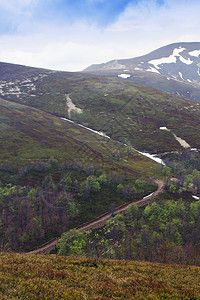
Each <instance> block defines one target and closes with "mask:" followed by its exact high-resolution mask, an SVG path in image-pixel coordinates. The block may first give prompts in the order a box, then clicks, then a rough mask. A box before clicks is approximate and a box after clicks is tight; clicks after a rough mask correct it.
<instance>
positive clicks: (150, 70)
mask: <svg viewBox="0 0 200 300" xmlns="http://www.w3.org/2000/svg"><path fill="white" fill-rule="evenodd" d="M147 71H148V72H153V73H158V74H160V72H159V71H158V70H157V69H155V68H153V67H149V69H147Z"/></svg>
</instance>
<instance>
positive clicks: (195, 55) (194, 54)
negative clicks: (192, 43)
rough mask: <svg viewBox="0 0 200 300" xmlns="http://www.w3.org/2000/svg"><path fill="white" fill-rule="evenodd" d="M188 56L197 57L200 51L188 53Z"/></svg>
mask: <svg viewBox="0 0 200 300" xmlns="http://www.w3.org/2000/svg"><path fill="white" fill-rule="evenodd" d="M188 54H190V56H194V57H198V56H199V55H200V50H194V51H190V52H188Z"/></svg>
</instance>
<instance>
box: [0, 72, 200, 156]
mask: <svg viewBox="0 0 200 300" xmlns="http://www.w3.org/2000/svg"><path fill="white" fill-rule="evenodd" d="M15 68H16V66H15ZM36 70H37V69H34V72H36ZM9 72H11V66H9V70H8V71H7V73H6V76H4V75H2V80H3V79H4V81H2V83H1V89H2V97H3V98H4V99H8V100H12V101H15V102H19V103H21V104H26V105H29V106H33V107H35V108H38V109H41V110H43V111H46V112H50V113H52V114H54V115H57V116H61V117H69V111H68V106H67V104H66V102H67V101H66V95H70V98H71V100H72V102H73V104H75V105H76V106H77V107H78V108H80V109H82V113H80V114H78V113H75V112H74V111H71V113H70V118H71V119H73V120H75V121H76V122H80V123H82V124H84V125H86V126H89V127H91V128H93V129H95V130H99V131H103V132H105V133H106V134H107V135H109V136H111V137H112V138H113V139H116V140H128V141H130V142H131V143H132V145H133V146H134V147H136V148H138V149H140V150H147V151H151V152H165V151H169V150H171V151H172V150H180V149H181V147H180V145H179V144H178V142H177V141H176V140H175V139H174V137H173V134H172V133H171V132H166V131H162V130H160V129H159V128H160V127H161V126H166V127H168V128H169V129H171V130H172V131H173V132H174V133H175V134H176V135H177V136H180V137H181V138H182V139H185V140H186V141H187V142H188V143H189V144H191V145H192V147H196V148H199V147H200V144H199V141H200V130H199V129H200V111H199V103H198V102H196V101H195V100H192V99H187V98H183V97H178V96H175V95H172V94H169V93H166V92H161V91H160V90H158V89H154V88H151V87H147V86H145V85H140V84H135V83H133V82H131V81H127V80H123V79H118V78H111V77H104V76H97V75H91V74H85V73H69V72H51V71H48V70H46V71H45V70H38V74H37V76H36V75H33V74H32V73H33V70H32V69H31V68H30V71H29V72H28V71H27V74H28V75H27V77H26V78H27V79H26V80H25V79H24V77H23V79H22V78H21V77H20V74H21V72H22V71H20V69H19V70H18V72H16V73H15V75H13V77H14V78H12V79H9V78H8V73H9ZM17 78H19V80H17ZM158 87H159V86H158Z"/></svg>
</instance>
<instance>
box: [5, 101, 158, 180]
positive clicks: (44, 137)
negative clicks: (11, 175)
mask: <svg viewBox="0 0 200 300" xmlns="http://www.w3.org/2000/svg"><path fill="white" fill-rule="evenodd" d="M0 128H1V131H0V148H1V152H0V165H2V164H5V163H12V164H14V165H16V166H22V165H26V164H27V163H28V162H29V161H32V160H33V161H35V160H43V161H45V160H48V159H50V158H51V157H54V158H55V159H57V160H58V161H60V162H62V161H64V160H68V161H71V160H73V159H77V160H79V161H81V162H82V163H85V164H89V163H91V164H94V165H99V166H100V167H101V168H102V169H104V170H106V171H115V172H124V171H128V172H131V173H134V174H135V175H140V176H142V175H145V174H146V175H149V176H150V175H151V176H159V169H160V168H159V166H158V164H156V163H154V162H153V161H151V160H149V159H146V158H144V157H143V156H141V155H138V154H137V153H136V152H132V154H131V155H130V156H127V150H126V147H124V146H123V145H120V144H119V143H117V142H115V141H112V140H108V139H106V138H103V137H101V136H98V135H96V134H94V133H91V132H90V131H88V130H85V129H83V128H80V127H79V126H78V125H76V124H72V123H69V122H66V121H64V120H61V119H60V118H58V117H55V116H52V115H50V114H48V113H45V112H43V111H40V110H38V109H34V108H31V107H28V106H25V105H21V104H17V103H13V102H10V101H5V100H2V99H0ZM114 150H119V151H122V152H123V153H124V155H123V158H124V159H123V160H121V161H119V162H117V161H113V160H112V159H111V158H110V155H111V154H112V152H113V151H114Z"/></svg>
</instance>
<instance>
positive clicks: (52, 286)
mask: <svg viewBox="0 0 200 300" xmlns="http://www.w3.org/2000/svg"><path fill="white" fill-rule="evenodd" d="M199 276H200V268H199V267H193V266H180V265H168V266H167V265H164V264H156V263H144V262H133V261H132V262H131V261H117V260H110V261H109V260H101V261H100V262H99V263H98V264H96V263H95V262H94V260H93V259H86V258H72V257H68V258H65V257H56V256H32V255H25V254H23V255H22V254H5V253H1V254H0V281H1V287H0V297H1V299H54V300H56V299H76V300H77V299H200V288H199Z"/></svg>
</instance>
